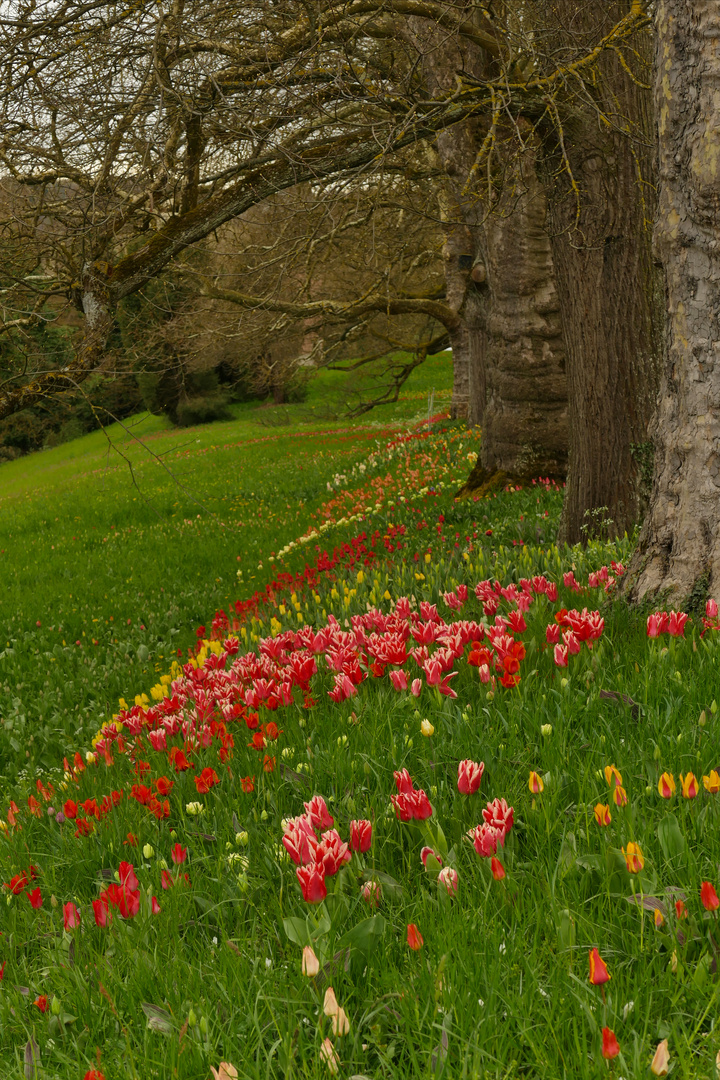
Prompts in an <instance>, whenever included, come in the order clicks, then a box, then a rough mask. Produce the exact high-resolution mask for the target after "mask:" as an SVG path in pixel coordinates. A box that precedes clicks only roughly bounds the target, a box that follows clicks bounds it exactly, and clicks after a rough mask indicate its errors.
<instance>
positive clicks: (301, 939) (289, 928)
mask: <svg viewBox="0 0 720 1080" xmlns="http://www.w3.org/2000/svg"><path fill="white" fill-rule="evenodd" d="M283 928H284V930H285V933H286V935H287V938H288V941H292V942H294V943H295V944H296V945H299V946H300V948H304V947H305V946H306V945H312V937H311V936H310V927H309V926H308V924H307V922H306V920H305V919H299V918H298V917H297V916H295V915H293V916H290V917H289V918H287V919H283Z"/></svg>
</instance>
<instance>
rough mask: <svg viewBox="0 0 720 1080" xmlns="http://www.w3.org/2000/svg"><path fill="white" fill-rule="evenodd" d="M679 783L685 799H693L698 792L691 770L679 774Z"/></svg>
mask: <svg viewBox="0 0 720 1080" xmlns="http://www.w3.org/2000/svg"><path fill="white" fill-rule="evenodd" d="M680 783H681V785H682V793H683V797H684V798H685V799H694V798H695V797H696V796H697V794H698V790H699V789H698V782H697V780H696V779H695V775H694V774H693V773H691V772H689V773H686V774H685V776H683V775H682V773H681V774H680Z"/></svg>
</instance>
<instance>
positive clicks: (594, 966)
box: [590, 949, 610, 986]
mask: <svg viewBox="0 0 720 1080" xmlns="http://www.w3.org/2000/svg"><path fill="white" fill-rule="evenodd" d="M609 981H610V972H609V971H608V969H607V967H606V966H605V961H604V960H603V959H602V957H601V956H600V953H599V952H598V951H597V949H591V950H590V982H591V983H592V985H593V986H602V984H603V983H606V982H609Z"/></svg>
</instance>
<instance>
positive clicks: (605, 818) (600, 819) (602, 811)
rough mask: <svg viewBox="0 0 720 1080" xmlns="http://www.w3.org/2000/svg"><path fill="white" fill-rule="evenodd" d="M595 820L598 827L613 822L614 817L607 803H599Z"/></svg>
mask: <svg viewBox="0 0 720 1080" xmlns="http://www.w3.org/2000/svg"><path fill="white" fill-rule="evenodd" d="M594 813H595V820H596V821H597V823H598V825H603V826H605V825H609V824H610V822H611V821H612V815H611V813H610V807H609V806H607V805H606V804H605V803H598V804H597V806H596V807H595V810H594Z"/></svg>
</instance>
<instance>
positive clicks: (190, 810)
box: [185, 802, 205, 816]
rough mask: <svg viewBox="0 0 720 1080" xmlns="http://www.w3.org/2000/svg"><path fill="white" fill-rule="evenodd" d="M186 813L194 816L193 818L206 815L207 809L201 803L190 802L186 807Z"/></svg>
mask: <svg viewBox="0 0 720 1080" xmlns="http://www.w3.org/2000/svg"><path fill="white" fill-rule="evenodd" d="M185 813H186V814H192V815H193V816H195V815H196V814H204V813H205V807H204V806H203V804H202V803H201V802H189V803H187V805H186V807H185Z"/></svg>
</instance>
